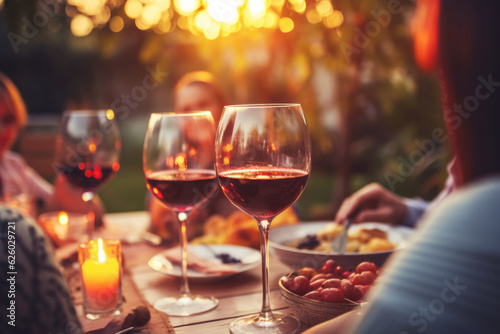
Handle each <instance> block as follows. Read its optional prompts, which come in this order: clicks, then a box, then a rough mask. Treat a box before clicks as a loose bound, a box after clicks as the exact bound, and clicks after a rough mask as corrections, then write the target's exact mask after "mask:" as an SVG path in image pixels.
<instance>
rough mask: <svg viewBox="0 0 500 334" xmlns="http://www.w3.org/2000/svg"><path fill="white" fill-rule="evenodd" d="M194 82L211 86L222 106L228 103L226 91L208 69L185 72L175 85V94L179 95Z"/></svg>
mask: <svg viewBox="0 0 500 334" xmlns="http://www.w3.org/2000/svg"><path fill="white" fill-rule="evenodd" d="M193 84H202V85H206V86H209V87H210V88H211V89H212V90H213V92H214V95H215V97H216V99H217V101H218V102H219V103H220V104H221V105H222V106H224V105H226V100H227V98H226V94H225V93H224V89H222V86H221V85H220V83H219V81H218V80H217V79H216V78H215V76H214V75H213V74H212V73H210V72H206V71H195V72H189V73H186V74H184V75H183V76H182V77H181V78H180V79H179V81H177V84H176V85H175V87H174V94H175V95H177V93H178V92H179V91H181V90H183V89H184V88H186V87H188V86H190V85H193Z"/></svg>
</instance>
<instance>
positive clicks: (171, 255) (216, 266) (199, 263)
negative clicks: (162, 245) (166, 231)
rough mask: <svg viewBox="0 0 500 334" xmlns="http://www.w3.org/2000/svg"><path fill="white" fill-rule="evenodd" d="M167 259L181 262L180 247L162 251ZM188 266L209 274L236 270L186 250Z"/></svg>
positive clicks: (228, 272)
mask: <svg viewBox="0 0 500 334" xmlns="http://www.w3.org/2000/svg"><path fill="white" fill-rule="evenodd" d="M163 255H164V256H165V258H166V259H167V260H169V261H170V262H173V263H178V264H180V263H181V250H180V247H173V248H170V249H167V250H166V251H165V252H163ZM187 261H188V267H189V268H191V269H194V270H196V271H198V272H200V273H204V274H210V275H225V274H235V273H237V272H238V271H237V270H235V269H234V268H233V267H232V266H230V265H228V264H224V263H220V262H217V261H211V260H207V259H202V258H200V257H198V256H197V255H196V254H195V253H193V252H190V251H189V249H188V251H187Z"/></svg>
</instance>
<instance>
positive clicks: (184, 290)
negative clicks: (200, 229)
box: [177, 212, 191, 296]
mask: <svg viewBox="0 0 500 334" xmlns="http://www.w3.org/2000/svg"><path fill="white" fill-rule="evenodd" d="M187 217H188V214H187V213H186V212H179V213H178V214H177V218H178V219H179V223H180V226H179V241H180V244H181V296H190V295H191V291H190V290H189V285H188V280H187V233H186V223H187Z"/></svg>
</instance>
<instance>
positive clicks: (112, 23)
mask: <svg viewBox="0 0 500 334" xmlns="http://www.w3.org/2000/svg"><path fill="white" fill-rule="evenodd" d="M124 25H125V24H124V22H123V19H122V18H121V17H120V16H113V17H112V18H111V20H109V29H110V30H111V31H112V32H120V31H121V30H122V29H123V27H124Z"/></svg>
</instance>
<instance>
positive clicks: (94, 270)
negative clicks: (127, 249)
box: [79, 239, 121, 313]
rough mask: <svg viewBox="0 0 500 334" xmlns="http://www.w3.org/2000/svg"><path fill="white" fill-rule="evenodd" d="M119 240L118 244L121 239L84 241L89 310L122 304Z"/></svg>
mask: <svg viewBox="0 0 500 334" xmlns="http://www.w3.org/2000/svg"><path fill="white" fill-rule="evenodd" d="M117 244H118V248H119V241H113V240H106V241H103V239H98V240H92V241H90V242H89V243H87V244H85V246H86V247H84V248H85V249H86V252H85V251H81V254H82V256H81V258H80V261H79V262H80V265H81V274H82V281H83V288H84V309H85V310H86V313H106V312H107V311H110V310H115V309H117V308H118V307H119V306H121V284H120V283H121V250H120V251H117V250H116V248H117ZM85 253H86V255H87V256H84V255H83V254H85ZM79 255H80V254H79Z"/></svg>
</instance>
